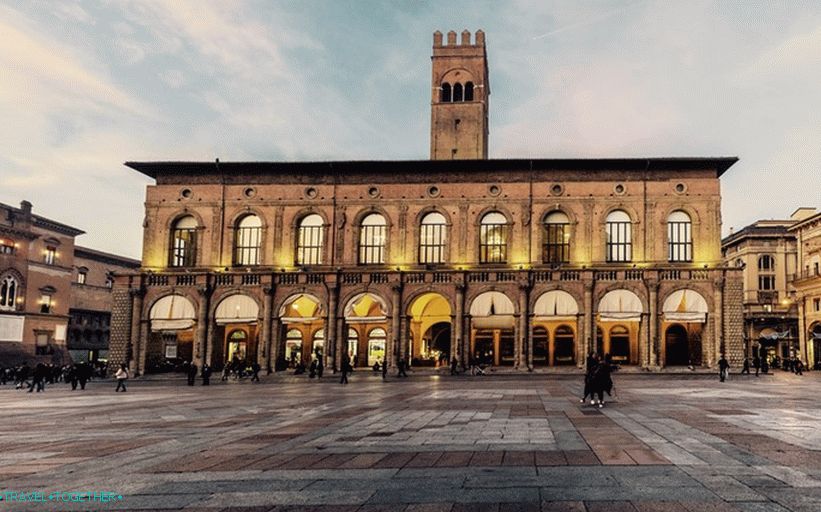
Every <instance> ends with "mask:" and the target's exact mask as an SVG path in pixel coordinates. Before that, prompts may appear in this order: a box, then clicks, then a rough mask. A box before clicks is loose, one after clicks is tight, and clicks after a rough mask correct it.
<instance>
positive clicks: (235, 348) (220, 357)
mask: <svg viewBox="0 0 821 512" xmlns="http://www.w3.org/2000/svg"><path fill="white" fill-rule="evenodd" d="M258 315H259V305H257V302H256V301H255V300H254V299H252V298H251V297H249V296H247V295H243V294H234V295H229V296H228V297H225V298H224V299H222V300H221V301H220V303H219V304H218V305H217V309H216V311H215V312H214V322H215V323H216V324H217V331H216V336H217V338H216V339H218V340H221V343H219V346H218V347H214V357H213V358H212V360H213V362H214V364H215V365H217V367H219V366H220V365H222V364H226V363H229V362H240V363H245V364H251V363H253V362H254V361H256V360H257V322H258V318H257V317H258Z"/></svg>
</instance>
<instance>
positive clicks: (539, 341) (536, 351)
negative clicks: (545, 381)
mask: <svg viewBox="0 0 821 512" xmlns="http://www.w3.org/2000/svg"><path fill="white" fill-rule="evenodd" d="M548 355H549V351H548V337H547V329H545V328H544V327H542V326H537V327H534V328H533V366H547V357H548Z"/></svg>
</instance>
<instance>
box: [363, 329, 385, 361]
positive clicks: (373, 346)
mask: <svg viewBox="0 0 821 512" xmlns="http://www.w3.org/2000/svg"><path fill="white" fill-rule="evenodd" d="M387 339H388V333H387V332H385V329H383V328H381V327H374V328H373V329H371V332H369V333H368V361H367V365H368V366H373V365H375V364H376V363H379V364H380V365H381V364H382V363H383V362H384V361H385V344H386V342H387Z"/></svg>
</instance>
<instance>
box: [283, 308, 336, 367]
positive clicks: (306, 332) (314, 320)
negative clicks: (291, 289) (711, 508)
mask: <svg viewBox="0 0 821 512" xmlns="http://www.w3.org/2000/svg"><path fill="white" fill-rule="evenodd" d="M323 309H324V308H323V307H322V303H321V302H320V301H319V299H318V298H317V297H315V296H313V295H310V294H307V293H298V294H296V295H292V296H290V297H288V298H287V299H286V300H285V302H284V303H283V304H282V306H281V307H280V308H279V316H280V325H281V333H282V334H283V335H282V336H281V337H280V339H281V340H282V342H281V345H280V346H281V350H280V351H279V354H280V355H279V360H278V361H277V369H279V370H282V369H285V368H289V367H290V368H293V367H294V366H296V365H297V364H299V363H300V362H302V363H303V364H308V363H309V362H310V361H311V359H312V358H313V357H315V356H316V353H315V349H316V348H317V346H319V345H321V346H322V347H323V348H324V339H325V338H324V332H325V331H324V327H325V314H324V311H323ZM317 334H319V335H320V338H319V339H317Z"/></svg>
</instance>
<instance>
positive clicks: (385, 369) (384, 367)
mask: <svg viewBox="0 0 821 512" xmlns="http://www.w3.org/2000/svg"><path fill="white" fill-rule="evenodd" d="M387 378H388V358H387V357H386V358H384V359H382V380H386V379H387Z"/></svg>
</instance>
